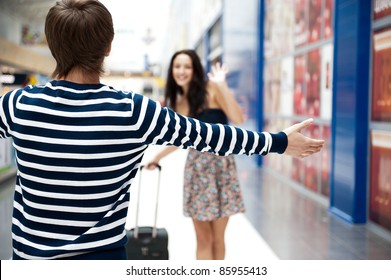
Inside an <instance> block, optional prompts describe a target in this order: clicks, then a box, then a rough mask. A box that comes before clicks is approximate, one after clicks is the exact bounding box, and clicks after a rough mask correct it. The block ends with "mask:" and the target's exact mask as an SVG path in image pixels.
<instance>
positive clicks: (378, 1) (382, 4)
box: [373, 0, 391, 20]
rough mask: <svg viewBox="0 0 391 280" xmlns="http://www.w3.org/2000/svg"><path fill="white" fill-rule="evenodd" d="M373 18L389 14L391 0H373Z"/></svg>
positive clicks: (390, 11)
mask: <svg viewBox="0 0 391 280" xmlns="http://www.w3.org/2000/svg"><path fill="white" fill-rule="evenodd" d="M374 2H375V3H374V5H373V18H374V19H375V20H377V19H380V18H382V17H385V16H389V15H391V1H384V0H375V1H374Z"/></svg>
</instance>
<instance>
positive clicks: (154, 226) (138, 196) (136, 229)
mask: <svg viewBox="0 0 391 280" xmlns="http://www.w3.org/2000/svg"><path fill="white" fill-rule="evenodd" d="M144 167H145V166H144V165H141V166H140V177H139V184H138V194H137V206H136V225H135V228H134V238H137V237H138V216H139V209H140V193H141V177H142V176H141V173H142V171H143V169H144ZM156 167H157V168H158V170H159V174H158V183H157V190H156V205H155V221H154V225H153V228H152V238H156V236H157V227H156V225H157V213H158V208H159V207H158V206H159V191H160V174H161V171H162V167H161V166H160V165H159V164H156Z"/></svg>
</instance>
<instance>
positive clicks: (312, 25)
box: [308, 0, 322, 43]
mask: <svg viewBox="0 0 391 280" xmlns="http://www.w3.org/2000/svg"><path fill="white" fill-rule="evenodd" d="M321 26H322V0H309V13H308V29H309V42H311V43H312V42H317V41H319V40H320V36H321Z"/></svg>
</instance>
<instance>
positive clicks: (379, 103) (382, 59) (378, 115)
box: [372, 28, 391, 122]
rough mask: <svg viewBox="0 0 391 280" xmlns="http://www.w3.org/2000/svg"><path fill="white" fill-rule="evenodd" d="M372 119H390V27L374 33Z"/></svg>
mask: <svg viewBox="0 0 391 280" xmlns="http://www.w3.org/2000/svg"><path fill="white" fill-rule="evenodd" d="M372 76H373V77H372V120H373V121H388V122H389V121H391V28H388V29H386V30H382V31H380V32H376V33H375V34H374V46H373V75H372Z"/></svg>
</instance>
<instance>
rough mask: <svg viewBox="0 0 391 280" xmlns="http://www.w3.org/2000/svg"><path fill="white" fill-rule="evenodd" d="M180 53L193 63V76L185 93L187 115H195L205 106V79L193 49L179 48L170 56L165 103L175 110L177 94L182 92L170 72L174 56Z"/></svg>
mask: <svg viewBox="0 0 391 280" xmlns="http://www.w3.org/2000/svg"><path fill="white" fill-rule="evenodd" d="M180 54H186V55H188V56H189V57H190V59H191V61H192V64H193V78H192V80H191V82H190V86H189V92H188V95H187V98H188V103H189V116H190V117H195V116H196V115H197V114H198V113H199V112H200V111H202V109H204V108H205V106H206V95H207V92H206V79H205V73H204V68H203V67H202V64H201V61H200V58H199V57H198V55H197V53H196V52H195V51H194V50H181V51H178V52H176V53H174V55H173V56H172V58H171V62H170V66H169V68H168V74H167V82H166V92H165V96H164V99H165V103H166V104H167V105H168V106H169V107H171V108H172V109H173V110H176V101H177V94H181V95H182V94H183V90H182V88H181V87H180V86H178V84H177V83H176V82H175V80H174V76H173V74H172V70H173V64H174V60H175V58H176V57H177V56H178V55H180Z"/></svg>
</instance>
